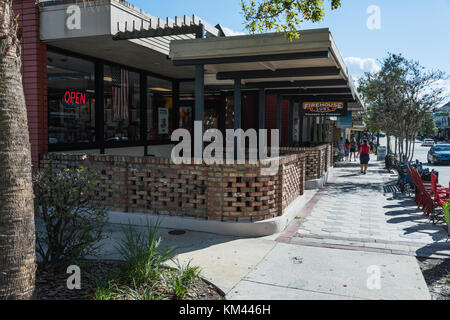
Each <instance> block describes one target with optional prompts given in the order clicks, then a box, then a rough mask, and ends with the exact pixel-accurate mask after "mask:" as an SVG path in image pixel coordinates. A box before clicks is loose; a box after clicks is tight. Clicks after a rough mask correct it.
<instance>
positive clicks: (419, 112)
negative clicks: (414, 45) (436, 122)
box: [358, 54, 445, 160]
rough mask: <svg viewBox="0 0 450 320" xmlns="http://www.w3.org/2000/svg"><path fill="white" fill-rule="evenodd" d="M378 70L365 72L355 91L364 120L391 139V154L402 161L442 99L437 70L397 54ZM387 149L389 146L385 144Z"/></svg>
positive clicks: (406, 158) (410, 152) (410, 154)
mask: <svg viewBox="0 0 450 320" xmlns="http://www.w3.org/2000/svg"><path fill="white" fill-rule="evenodd" d="M381 64H382V65H381V70H380V71H379V72H376V73H366V74H365V75H364V76H363V77H362V78H361V79H360V80H359V88H358V89H359V91H360V92H361V94H362V97H363V99H364V101H365V103H366V105H367V111H366V117H367V118H368V119H369V123H370V124H371V125H372V126H375V127H378V128H379V129H381V130H382V131H385V132H386V134H387V137H388V142H390V141H389V137H390V134H393V135H394V136H395V154H397V153H398V154H400V155H401V156H403V157H404V159H405V160H408V159H409V160H411V159H412V158H413V156H414V146H415V144H414V141H415V139H416V137H417V134H418V132H419V131H420V129H421V126H422V124H423V121H424V119H425V117H426V115H427V113H430V112H431V110H432V108H433V106H435V105H438V104H439V103H440V102H441V101H442V100H443V88H442V87H440V86H439V85H438V84H439V81H440V80H442V79H444V77H445V75H444V73H443V72H442V71H439V70H430V71H427V70H425V68H424V67H422V66H421V65H420V64H419V63H418V62H416V61H413V60H407V59H406V58H405V57H403V56H402V55H401V54H389V56H388V57H387V58H385V59H384V60H383V61H382V62H381ZM388 150H389V151H391V150H390V143H388Z"/></svg>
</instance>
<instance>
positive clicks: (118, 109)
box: [112, 68, 130, 120]
mask: <svg viewBox="0 0 450 320" xmlns="http://www.w3.org/2000/svg"><path fill="white" fill-rule="evenodd" d="M129 78H130V73H129V71H127V70H124V69H119V68H112V80H113V82H112V101H113V113H114V120H126V119H128V103H129V91H128V84H129Z"/></svg>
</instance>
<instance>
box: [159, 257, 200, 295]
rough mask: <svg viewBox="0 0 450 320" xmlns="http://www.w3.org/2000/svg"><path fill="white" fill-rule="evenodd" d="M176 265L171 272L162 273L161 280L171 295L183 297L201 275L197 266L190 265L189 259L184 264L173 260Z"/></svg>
mask: <svg viewBox="0 0 450 320" xmlns="http://www.w3.org/2000/svg"><path fill="white" fill-rule="evenodd" d="M174 263H175V264H176V267H175V268H174V269H173V270H172V271H173V272H171V273H167V274H164V275H163V281H164V284H165V285H166V287H167V288H168V289H169V290H170V292H171V293H172V295H173V296H174V297H175V298H177V299H184V298H185V297H186V295H187V294H188V293H189V291H190V289H191V288H192V286H193V285H194V283H195V281H196V280H198V278H199V277H200V275H201V271H200V268H199V267H192V266H191V261H189V262H188V263H186V264H182V263H180V262H179V261H178V260H176V261H174Z"/></svg>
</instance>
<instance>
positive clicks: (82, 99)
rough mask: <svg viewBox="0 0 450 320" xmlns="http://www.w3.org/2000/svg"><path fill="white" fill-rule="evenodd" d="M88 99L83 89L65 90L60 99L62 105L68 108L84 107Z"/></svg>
mask: <svg viewBox="0 0 450 320" xmlns="http://www.w3.org/2000/svg"><path fill="white" fill-rule="evenodd" d="M88 99H89V97H88V94H87V92H86V90H84V89H72V90H66V92H65V93H64V96H63V97H62V103H63V105H65V106H66V107H68V108H76V107H80V106H84V105H85V104H86V101H88Z"/></svg>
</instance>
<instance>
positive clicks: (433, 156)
mask: <svg viewBox="0 0 450 320" xmlns="http://www.w3.org/2000/svg"><path fill="white" fill-rule="evenodd" d="M427 158H428V163H431V164H437V163H450V144H437V145H434V146H433V147H431V149H430V151H428V157H427Z"/></svg>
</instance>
